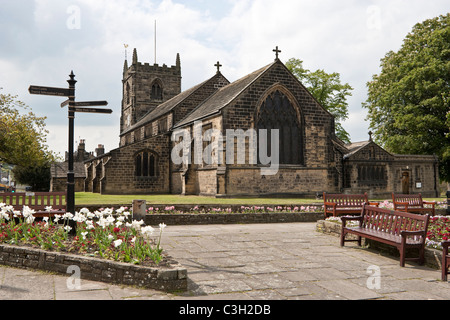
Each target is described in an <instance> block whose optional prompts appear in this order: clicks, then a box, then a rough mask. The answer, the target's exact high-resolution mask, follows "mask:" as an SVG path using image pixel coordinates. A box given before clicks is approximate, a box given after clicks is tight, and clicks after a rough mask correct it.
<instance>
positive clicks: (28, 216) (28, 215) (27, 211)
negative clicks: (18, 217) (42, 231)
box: [22, 206, 35, 223]
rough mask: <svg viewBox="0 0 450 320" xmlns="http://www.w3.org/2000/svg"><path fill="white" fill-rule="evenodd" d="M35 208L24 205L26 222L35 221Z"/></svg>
mask: <svg viewBox="0 0 450 320" xmlns="http://www.w3.org/2000/svg"><path fill="white" fill-rule="evenodd" d="M34 212H35V211H34V210H33V209H30V208H29V207H28V206H23V210H22V215H23V216H24V217H25V222H26V223H33V222H34V216H33V214H34Z"/></svg>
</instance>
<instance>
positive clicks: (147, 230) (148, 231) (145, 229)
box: [141, 226, 155, 238]
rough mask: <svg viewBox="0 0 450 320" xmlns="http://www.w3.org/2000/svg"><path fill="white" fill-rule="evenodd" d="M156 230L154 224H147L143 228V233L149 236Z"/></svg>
mask: <svg viewBox="0 0 450 320" xmlns="http://www.w3.org/2000/svg"><path fill="white" fill-rule="evenodd" d="M154 230H155V229H153V227H152V226H145V227H142V228H141V233H142V235H143V236H144V237H146V238H148V237H150V236H151V235H152V234H153V231H154Z"/></svg>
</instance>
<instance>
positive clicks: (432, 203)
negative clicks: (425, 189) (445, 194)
mask: <svg viewBox="0 0 450 320" xmlns="http://www.w3.org/2000/svg"><path fill="white" fill-rule="evenodd" d="M422 203H423V204H431V205H432V206H433V207H434V206H435V205H436V201H422Z"/></svg>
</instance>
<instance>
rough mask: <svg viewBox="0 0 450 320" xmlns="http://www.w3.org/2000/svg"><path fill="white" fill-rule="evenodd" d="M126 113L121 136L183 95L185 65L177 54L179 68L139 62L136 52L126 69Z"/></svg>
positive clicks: (124, 102) (124, 74)
mask: <svg viewBox="0 0 450 320" xmlns="http://www.w3.org/2000/svg"><path fill="white" fill-rule="evenodd" d="M122 84H123V94H122V114H121V117H120V133H122V132H123V131H124V130H126V129H127V128H128V127H130V126H132V125H133V124H135V123H136V122H138V121H139V120H140V119H142V117H144V116H145V115H146V114H147V113H149V112H151V111H153V110H154V109H155V108H156V107H157V106H158V105H160V104H161V103H163V102H165V101H167V100H169V99H171V98H173V97H175V96H176V95H178V94H179V93H181V63H180V54H177V57H176V62H175V66H171V67H168V66H167V65H165V64H163V65H162V66H159V65H158V64H153V65H150V64H149V63H140V62H138V56H137V50H136V49H134V50H133V60H132V64H131V65H130V66H128V61H127V60H125V62H124V67H123V79H122Z"/></svg>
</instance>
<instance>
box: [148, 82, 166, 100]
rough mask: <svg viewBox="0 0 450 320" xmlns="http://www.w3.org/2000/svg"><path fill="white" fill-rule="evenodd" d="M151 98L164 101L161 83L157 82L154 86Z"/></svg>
mask: <svg viewBox="0 0 450 320" xmlns="http://www.w3.org/2000/svg"><path fill="white" fill-rule="evenodd" d="M150 98H151V99H152V100H162V98H163V95H162V86H161V83H160V82H159V81H155V82H154V83H153V84H152V92H151V94H150Z"/></svg>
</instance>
